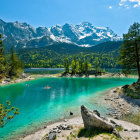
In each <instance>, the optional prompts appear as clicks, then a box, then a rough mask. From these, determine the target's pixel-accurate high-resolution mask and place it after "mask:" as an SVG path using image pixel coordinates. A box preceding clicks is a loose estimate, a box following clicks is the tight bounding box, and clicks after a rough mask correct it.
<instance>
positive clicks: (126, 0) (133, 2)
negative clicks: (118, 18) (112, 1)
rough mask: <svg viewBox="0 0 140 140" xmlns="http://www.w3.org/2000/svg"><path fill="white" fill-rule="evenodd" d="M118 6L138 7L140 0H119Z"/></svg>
mask: <svg viewBox="0 0 140 140" xmlns="http://www.w3.org/2000/svg"><path fill="white" fill-rule="evenodd" d="M119 6H124V7H126V8H130V6H131V7H133V8H136V7H140V0H121V1H120V3H119Z"/></svg>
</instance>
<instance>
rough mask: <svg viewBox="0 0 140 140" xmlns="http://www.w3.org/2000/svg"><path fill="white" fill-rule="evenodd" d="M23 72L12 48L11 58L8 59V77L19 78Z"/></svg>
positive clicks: (21, 65)
mask: <svg viewBox="0 0 140 140" xmlns="http://www.w3.org/2000/svg"><path fill="white" fill-rule="evenodd" d="M22 72H23V64H22V62H21V61H20V60H19V59H18V57H17V55H16V53H15V52H14V49H13V47H12V48H11V58H10V71H9V75H10V77H19V76H20V75H21V74H22Z"/></svg>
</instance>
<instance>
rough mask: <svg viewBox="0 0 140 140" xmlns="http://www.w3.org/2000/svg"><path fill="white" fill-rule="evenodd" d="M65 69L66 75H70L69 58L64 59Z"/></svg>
mask: <svg viewBox="0 0 140 140" xmlns="http://www.w3.org/2000/svg"><path fill="white" fill-rule="evenodd" d="M64 68H65V73H69V60H68V59H67V58H65V59H64Z"/></svg>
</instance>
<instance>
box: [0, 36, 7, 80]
mask: <svg viewBox="0 0 140 140" xmlns="http://www.w3.org/2000/svg"><path fill="white" fill-rule="evenodd" d="M7 73H8V62H7V59H6V56H5V49H4V44H3V41H2V35H1V34H0V79H1V78H2V77H3V76H4V77H5V76H6V75H7Z"/></svg>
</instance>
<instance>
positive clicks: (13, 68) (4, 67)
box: [0, 34, 24, 80]
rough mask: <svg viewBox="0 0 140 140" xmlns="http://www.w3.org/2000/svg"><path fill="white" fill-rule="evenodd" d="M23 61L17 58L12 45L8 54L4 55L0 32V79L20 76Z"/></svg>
mask: <svg viewBox="0 0 140 140" xmlns="http://www.w3.org/2000/svg"><path fill="white" fill-rule="evenodd" d="M23 67H24V65H23V63H22V62H21V61H20V60H19V58H18V56H17V55H16V53H15V51H14V49H13V47H12V48H11V53H10V55H8V56H7V55H6V53H5V47H4V44H3V41H2V35H1V34H0V80H2V79H3V78H14V77H17V78H18V77H20V76H21V74H22V72H23Z"/></svg>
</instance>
